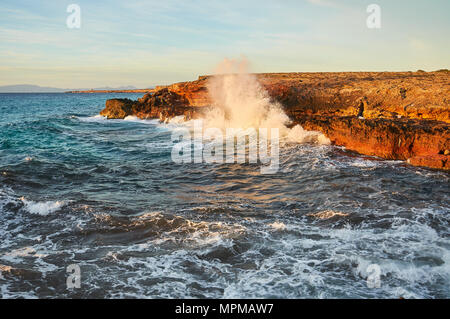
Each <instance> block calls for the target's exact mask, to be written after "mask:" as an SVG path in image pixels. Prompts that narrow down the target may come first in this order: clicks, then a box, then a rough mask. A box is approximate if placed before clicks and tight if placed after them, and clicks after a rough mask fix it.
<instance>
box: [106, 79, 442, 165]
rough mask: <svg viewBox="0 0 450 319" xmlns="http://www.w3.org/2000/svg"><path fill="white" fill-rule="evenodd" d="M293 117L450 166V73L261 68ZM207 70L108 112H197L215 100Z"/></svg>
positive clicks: (115, 104) (350, 142)
mask: <svg viewBox="0 0 450 319" xmlns="http://www.w3.org/2000/svg"><path fill="white" fill-rule="evenodd" d="M256 76H257V78H258V81H259V82H260V84H261V85H262V86H263V87H264V88H265V89H266V90H267V92H268V93H269V95H270V97H271V98H272V99H273V100H274V101H277V102H279V103H281V105H282V106H283V107H284V109H285V112H286V113H287V114H288V115H289V116H290V118H291V119H292V120H293V122H294V123H299V124H301V125H302V126H303V127H304V128H305V129H309V130H318V131H321V132H323V133H324V134H325V135H326V136H327V137H328V138H330V140H331V141H332V142H333V143H334V144H336V145H342V146H345V147H346V148H347V149H349V150H353V151H356V152H359V153H362V154H367V155H373V156H379V157H382V158H386V159H399V160H406V161H408V162H409V163H410V164H412V165H418V166H427V167H432V168H438V169H449V168H450V161H449V158H450V154H449V153H450V151H449V150H450V130H449V125H450V72H449V71H446V70H443V71H438V72H343V73H270V74H257V75H256ZM208 79H209V77H208V76H201V77H199V79H198V80H196V81H191V82H182V83H176V84H172V85H169V86H164V87H157V88H156V89H155V92H154V93H153V94H152V93H149V94H146V95H144V96H143V97H142V98H141V99H139V100H138V101H130V100H123V99H115V100H108V101H107V103H106V108H105V109H104V110H103V111H102V112H101V113H100V114H102V115H104V116H107V117H108V118H124V117H126V116H128V115H136V116H138V117H140V118H160V119H161V120H166V119H167V118H171V117H174V116H178V115H184V116H185V117H186V118H192V117H195V116H197V115H198V114H200V113H201V111H202V109H203V108H204V107H207V106H209V105H211V101H210V98H209V95H208V90H207V83H208Z"/></svg>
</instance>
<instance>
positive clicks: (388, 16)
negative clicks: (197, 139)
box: [0, 0, 450, 88]
mask: <svg viewBox="0 0 450 319" xmlns="http://www.w3.org/2000/svg"><path fill="white" fill-rule="evenodd" d="M373 3H374V4H378V5H379V7H380V9H381V28H379V29H370V28H368V27H367V24H366V20H367V18H368V17H369V15H370V13H367V11H366V10H367V6H368V5H369V4H373ZM70 4H78V5H79V7H80V8H81V25H80V28H79V29H77V28H68V27H67V25H66V20H67V18H68V16H69V15H70V13H68V12H67V7H68V6H69V5H70ZM449 12H450V1H448V0H369V1H365V0H274V1H270V0H264V1H262V0H258V1H253V0H227V1H224V0H221V1H216V0H205V1H200V0H197V1H189V0H182V1H170V0H164V1H161V0H159V1H152V0H149V1H141V0H138V1H132V0H129V1H116V0H111V1H105V0H97V1H91V0H86V1H85V0H69V1H65V0H58V1H55V0H48V1H47V0H27V1H25V0H2V1H1V2H0V85H12V84H35V85H41V86H52V87H59V88H89V87H103V86H111V87H118V86H124V85H133V86H136V87H138V88H147V87H151V86H153V85H157V84H169V83H174V82H180V81H189V80H194V79H196V78H197V77H198V76H199V75H203V74H211V73H212V72H213V71H214V68H215V66H216V65H217V64H218V63H220V62H221V61H222V60H223V59H224V58H239V57H240V56H242V55H244V56H245V57H246V58H247V59H248V60H249V61H250V63H251V71H252V72H314V71H416V70H418V69H422V70H426V71H432V70H437V69H442V68H450V40H449V39H450V19H448V14H449Z"/></svg>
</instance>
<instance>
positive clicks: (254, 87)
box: [205, 57, 330, 144]
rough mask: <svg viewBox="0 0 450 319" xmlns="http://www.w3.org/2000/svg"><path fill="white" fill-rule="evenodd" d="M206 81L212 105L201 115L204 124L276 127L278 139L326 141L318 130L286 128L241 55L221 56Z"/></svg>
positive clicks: (278, 110) (277, 106) (277, 107)
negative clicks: (236, 56) (232, 57)
mask: <svg viewBox="0 0 450 319" xmlns="http://www.w3.org/2000/svg"><path fill="white" fill-rule="evenodd" d="M215 74H216V75H214V76H213V77H211V79H210V80H209V81H208V92H209V95H210V97H211V100H212V101H213V107H212V108H211V109H210V110H209V111H208V112H207V113H206V115H205V124H206V126H207V127H217V128H221V129H222V130H225V129H226V128H239V129H244V130H245V129H247V128H256V129H257V128H268V129H271V128H278V129H279V132H280V137H281V139H283V140H285V141H287V142H295V143H315V144H330V140H329V139H328V138H326V137H325V136H324V135H323V134H322V133H320V132H313V131H306V130H304V129H303V128H302V127H301V126H300V125H296V126H294V127H293V128H289V127H288V125H289V124H290V119H289V117H288V116H287V115H286V113H285V112H284V111H283V109H282V107H281V105H280V104H279V103H278V102H275V101H273V100H272V99H271V98H270V96H269V94H268V93H267V91H266V90H265V89H264V87H263V86H262V85H261V84H260V83H259V82H258V80H257V78H256V76H255V75H254V74H251V73H250V72H249V63H248V61H247V59H246V58H245V57H242V58H241V59H240V60H229V59H225V60H224V61H222V62H221V63H220V64H219V65H218V67H217V69H216V71H215Z"/></svg>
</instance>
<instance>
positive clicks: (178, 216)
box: [0, 93, 450, 299]
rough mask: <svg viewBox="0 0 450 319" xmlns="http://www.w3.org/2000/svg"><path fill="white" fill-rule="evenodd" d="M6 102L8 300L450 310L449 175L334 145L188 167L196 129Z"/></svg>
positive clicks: (0, 137) (42, 96)
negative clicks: (188, 135) (181, 148)
mask: <svg viewBox="0 0 450 319" xmlns="http://www.w3.org/2000/svg"><path fill="white" fill-rule="evenodd" d="M141 96H142V94H117V93H116V94H64V93H55V94H46V93H39V94H32V93H30V94H0V297H1V298H226V299H228V298H289V299H290V298H395V299H398V298H405V299H408V298H449V297H450V228H449V223H450V187H449V186H450V183H449V182H450V175H449V173H448V172H444V171H438V170H432V169H425V168H418V167H412V166H408V165H406V164H405V163H404V162H401V161H388V160H381V159H379V158H374V157H368V156H362V155H358V154H355V153H353V152H350V151H348V150H345V149H344V148H342V147H337V146H332V145H316V144H310V143H300V144H299V143H290V144H289V143H288V144H283V145H281V146H280V151H279V157H280V163H279V170H278V171H277V172H276V173H273V174H261V172H260V166H259V165H255V164H251V163H243V164H238V163H230V164H227V163H216V164H211V163H174V161H173V160H172V156H171V152H172V149H173V144H174V142H173V141H172V138H171V137H172V132H173V131H174V129H176V128H179V127H180V126H183V125H185V123H183V122H182V121H177V122H174V123H170V122H169V123H160V122H159V120H139V119H137V118H134V117H128V118H126V119H124V120H107V119H105V118H103V117H101V116H99V115H98V114H99V111H100V110H101V109H102V108H104V105H105V101H106V100H107V99H110V98H116V97H120V98H130V99H137V98H140V97H141Z"/></svg>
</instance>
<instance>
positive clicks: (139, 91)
mask: <svg viewBox="0 0 450 319" xmlns="http://www.w3.org/2000/svg"><path fill="white" fill-rule="evenodd" d="M152 92H155V89H132V90H75V91H65V92H64V93H74V94H77V93H152Z"/></svg>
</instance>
